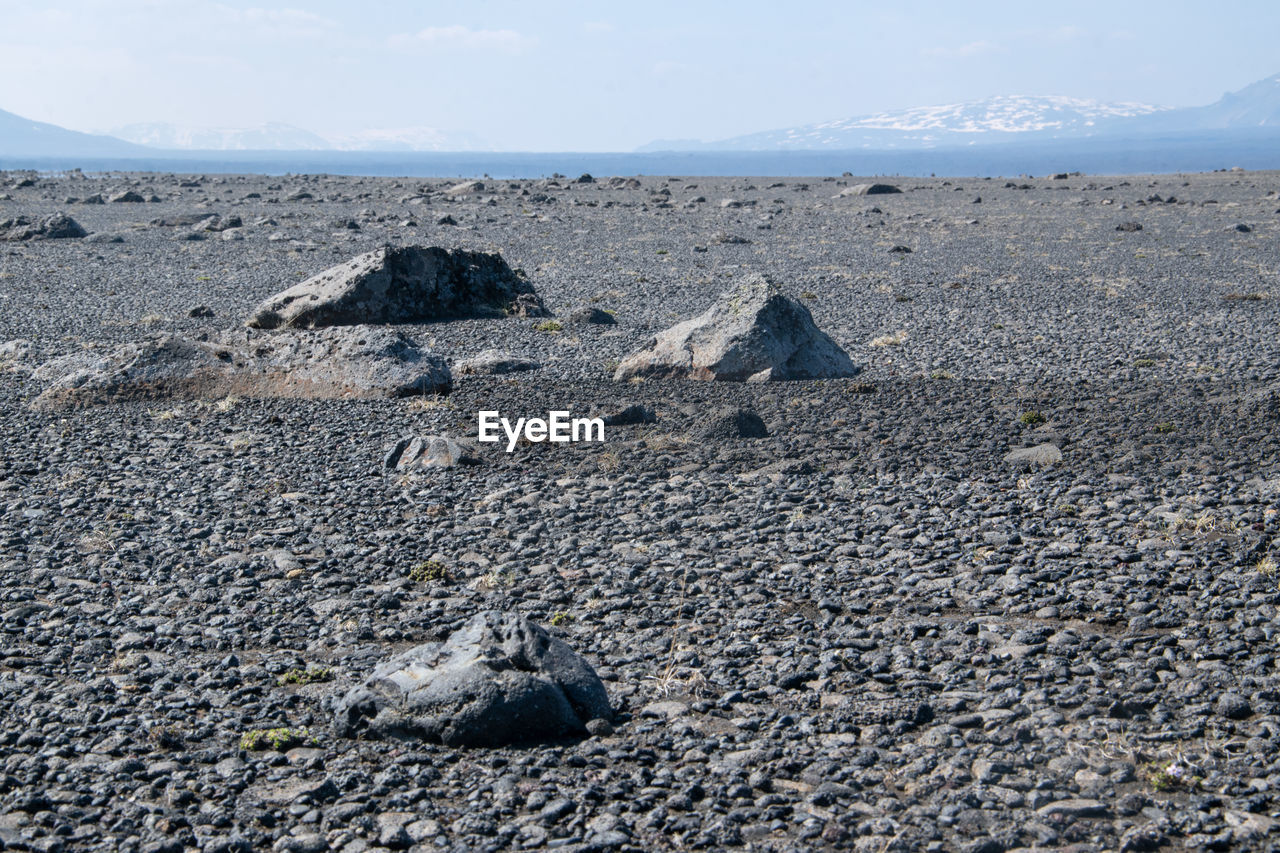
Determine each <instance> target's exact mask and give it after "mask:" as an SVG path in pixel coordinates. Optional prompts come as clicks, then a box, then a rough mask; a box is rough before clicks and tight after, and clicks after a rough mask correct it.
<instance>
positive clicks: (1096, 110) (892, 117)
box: [788, 95, 1161, 138]
mask: <svg viewBox="0 0 1280 853" xmlns="http://www.w3.org/2000/svg"><path fill="white" fill-rule="evenodd" d="M1160 109H1161V108H1160V107H1153V106H1150V105H1149V104H1135V103H1122V104H1104V103H1100V102H1098V101H1090V100H1087V99H1085V98H1067V97H1062V96H1060V95H1043V96H1038V97H1037V96H1027V95H1006V96H1002V97H996V98H987V99H985V100H982V101H969V102H967V103H963V104H944V105H941V106H936V107H916V108H915V109H910V110H898V111H896V112H887V113H880V114H878V115H872V116H864V117H863V118H855V119H846V120H844V121H832V122H826V123H823V124H815V125H810V126H809V127H807V128H799V129H798V130H793V131H789V132H788V134H789V135H796V134H798V133H801V132H804V131H807V132H808V133H809V134H810V135H812V136H816V137H818V138H826V137H830V136H831V135H833V134H837V133H840V132H843V131H858V130H898V131H903V132H918V133H922V134H928V133H938V132H942V133H987V132H991V131H995V132H999V133H1027V132H1031V131H1044V130H1049V131H1068V130H1077V129H1083V128H1089V127H1094V126H1095V125H1097V123H1098V122H1099V121H1105V120H1107V119H1113V118H1130V117H1132V116H1140V115H1149V114H1151V113H1154V112H1158V111H1159V110H1160Z"/></svg>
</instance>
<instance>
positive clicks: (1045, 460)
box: [1004, 441, 1062, 467]
mask: <svg viewBox="0 0 1280 853" xmlns="http://www.w3.org/2000/svg"><path fill="white" fill-rule="evenodd" d="M1004 461H1006V462H1009V463H1012V464H1013V465H1015V466H1025V467H1034V466H1037V465H1046V466H1047V465H1056V464H1058V463H1059V462H1061V461H1062V450H1061V449H1059V447H1058V445H1056V444H1053V443H1052V442H1047V441H1046V442H1044V443H1043V444H1037V445H1036V446H1035V447H1019V448H1018V449H1016V450H1010V451H1009V452H1008V453H1006V454H1005V455H1004Z"/></svg>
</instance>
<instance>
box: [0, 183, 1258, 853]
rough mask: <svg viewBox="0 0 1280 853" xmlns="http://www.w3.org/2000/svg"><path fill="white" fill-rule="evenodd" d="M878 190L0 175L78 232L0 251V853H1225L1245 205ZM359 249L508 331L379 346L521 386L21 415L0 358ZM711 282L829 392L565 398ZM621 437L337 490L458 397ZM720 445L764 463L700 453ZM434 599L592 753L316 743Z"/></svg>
mask: <svg viewBox="0 0 1280 853" xmlns="http://www.w3.org/2000/svg"><path fill="white" fill-rule="evenodd" d="M880 180H885V179H883V178H882V179H880ZM891 180H892V182H893V183H895V184H896V185H898V186H899V187H900V188H901V189H902V190H903V192H902V193H901V194H894V195H881V196H862V197H837V196H838V193H839V192H840V190H842V189H843V188H845V187H846V186H849V185H853V184H856V183H858V182H859V179H857V178H853V177H849V176H846V177H842V178H811V179H806V180H797V179H785V180H775V179H769V178H737V179H723V178H717V179H702V178H692V177H689V178H682V179H677V178H658V177H640V178H638V179H635V180H634V181H632V182H630V183H628V182H624V181H618V180H615V181H612V182H611V181H610V180H608V179H606V178H599V177H598V178H597V179H596V180H595V181H593V182H589V183H587V182H578V181H577V179H576V178H574V177H570V178H560V179H553V180H543V181H506V180H490V179H487V178H485V179H483V186H482V187H479V188H472V190H471V191H470V192H459V193H453V194H450V193H449V192H448V189H449V187H451V186H452V185H453V184H454V183H455V182H449V181H442V180H435V179H432V180H422V179H399V180H395V179H374V178H350V177H325V176H292V175H291V176H285V177H264V176H194V175H186V176H174V175H159V174H154V175H153V174H112V175H100V176H86V175H81V174H78V173H71V174H66V175H57V176H29V175H26V174H20V173H7V174H0V220H4V219H8V218H11V217H17V216H25V217H28V218H30V219H33V220H36V219H39V218H41V217H46V216H49V215H51V214H54V213H65V214H68V215H69V216H71V217H72V218H74V220H75V221H76V222H77V223H79V224H80V225H81V226H82V227H83V228H84V229H85V231H87V232H88V233H89V236H88V237H86V238H71V239H49V240H39V239H30V240H21V241H11V242H0V342H4V341H9V340H18V339H21V340H24V341H27V342H29V343H28V344H25V345H13V346H8V347H4V348H0V441H3V444H4V453H3V455H2V456H0V850H5V851H8V850H39V851H57V850H102V851H107V850H125V851H146V853H169V852H170V851H172V852H173V853H177V851H184V850H201V851H240V850H251V849H275V850H280V851H311V850H316V851H319V850H328V849H334V850H344V851H349V853H358V851H364V850H379V849H397V850H398V849H419V850H437V849H443V850H477V849H494V850H498V849H561V850H655V849H723V848H738V849H748V850H804V849H830V848H839V849H854V850H859V851H908V850H936V851H951V850H955V851H965V853H1001V851H1010V850H1016V849H1070V850H1075V851H1080V853H1084V851H1104V850H1119V851H1142V850H1158V849H1184V848H1185V849H1213V850H1251V849H1257V850H1264V849H1272V846H1273V845H1274V844H1275V843H1276V840H1277V839H1278V838H1280V673H1278V672H1277V666H1278V662H1277V657H1276V653H1275V640H1276V635H1277V624H1278V623H1277V614H1278V606H1280V576H1278V572H1277V565H1276V560H1277V559H1280V557H1277V555H1276V550H1275V548H1274V547H1273V543H1274V540H1275V537H1276V535H1277V534H1278V533H1280V515H1278V512H1277V510H1278V509H1280V433H1278V431H1277V418H1278V417H1280V384H1278V380H1280V335H1277V321H1278V320H1280V280H1278V279H1277V275H1278V269H1280V239H1278V238H1280V210H1278V208H1280V199H1278V198H1277V191H1278V190H1280V175H1278V174H1276V173H1255V172H1238V171H1231V172H1218V173H1212V174H1194V175H1192V174H1189V175H1160V176H1127V177H1120V176H1105V177H1104V176H1092V175H1074V174H1073V175H1068V176H1066V177H1064V178H1059V179H1054V178H1050V177H1037V178H1018V179H1013V180H1005V179H998V180H997V179H991V180H980V179H942V178H934V179H928V180H922V179H891ZM126 190H132V191H133V192H134V193H135V196H136V197H138V198H142V199H155V200H154V201H146V200H144V201H134V202H130V201H121V202H110V201H108V202H106V203H102V204H86V203H83V201H78V200H82V199H87V198H91V197H93V196H95V195H99V196H101V197H102V198H103V199H109V198H112V197H114V196H116V195H117V194H119V193H121V192H123V191H126ZM71 199H78V200H77V201H71ZM208 216H217V217H219V219H218V220H216V221H213V222H210V221H208V220H207V219H205V217H208ZM232 217H238V218H239V223H240V224H239V225H238V226H237V225H235V224H233V223H234V220H233V219H232ZM201 220H204V221H203V223H202V224H197V223H201ZM163 221H167V222H171V223H172V222H181V223H183V224H157V223H160V222H163ZM1131 223H1136V224H1137V225H1140V226H1141V228H1140V229H1137V228H1134V227H1133V226H1132V224H1131ZM193 228H195V229H198V230H193ZM211 228H217V229H221V230H209V229H211ZM101 235H107V236H101ZM116 236H118V237H119V238H120V242H109V240H111V239H113V238H114V237H116ZM386 243H392V244H404V245H408V244H420V245H439V246H444V247H449V248H468V249H473V250H484V251H499V252H501V253H502V255H503V257H504V258H505V259H506V260H507V261H508V263H510V265H511V266H512V267H515V268H520V269H522V270H523V271H524V272H525V274H526V275H527V276H528V278H529V280H530V282H531V283H532V284H533V285H534V287H536V289H537V291H538V293H539V294H540V295H541V296H542V298H543V300H544V302H545V304H546V306H547V308H549V309H550V310H551V311H552V312H554V313H555V315H556V320H557V323H555V324H548V323H547V321H546V320H543V319H522V318H517V317H508V318H497V319H468V320H457V321H451V322H442V323H433V324H424V325H420V326H413V327H410V328H409V331H410V332H411V333H412V334H413V335H414V336H416V338H417V339H418V340H419V342H420V343H427V344H429V345H430V346H431V347H432V348H433V349H434V350H435V351H436V352H438V353H440V354H443V355H445V356H446V357H448V358H449V359H450V360H453V361H461V360H463V359H466V358H470V357H473V356H475V355H477V354H479V353H480V352H482V351H484V350H488V349H495V348H496V349H499V350H502V351H505V352H508V353H511V354H513V355H515V356H519V357H524V358H531V359H535V360H537V361H538V362H540V363H541V364H542V365H543V366H542V367H541V369H538V370H534V371H529V372H524V373H519V374H511V375H505V376H467V375H458V376H456V377H455V386H454V390H453V392H452V393H451V394H450V395H448V396H444V397H430V398H415V399H410V400H385V401H367V400H364V401H351V400H312V401H300V400H250V399H235V398H230V399H224V400H156V401H148V402H145V403H143V402H139V403H126V404H114V405H109V406H99V407H89V408H81V409H73V410H65V411H60V412H43V411H37V410H35V409H33V408H32V407H31V406H30V402H31V400H33V399H34V398H35V396H36V395H37V394H39V392H40V391H41V390H43V386H42V383H40V382H38V381H37V380H35V379H34V378H33V377H32V376H31V375H30V369H31V368H32V367H33V366H35V365H38V364H39V363H41V362H42V361H44V360H46V359H50V358H53V357H56V356H60V355H64V354H67V353H69V352H73V351H75V350H77V349H79V348H83V347H108V346H110V345H112V344H116V343H121V342H126V341H134V340H139V339H142V338H146V337H150V336H155V335H160V334H164V333H168V332H178V333H182V334H185V335H199V334H201V333H202V332H207V333H209V334H211V335H212V334H216V333H218V332H220V331H222V330H225V329H229V328H235V327H238V326H241V325H243V323H244V320H245V318H246V317H247V316H248V315H249V313H250V312H251V311H252V309H253V307H254V306H255V305H256V304H257V303H259V302H260V301H261V300H263V299H264V298H266V297H267V296H270V295H271V294H273V293H275V292H277V291H279V290H282V289H284V288H286V287H288V286H290V285H292V284H295V283H297V282H298V281H301V280H303V279H304V278H306V277H309V276H311V275H313V274H315V273H317V272H319V271H321V270H323V269H325V268H327V267H329V266H332V265H334V264H336V263H339V262H341V261H345V260H347V259H349V258H351V257H353V256H355V255H357V254H359V253H361V252H365V251H368V250H370V249H373V248H376V247H377V246H380V245H383V244H386ZM750 273H763V274H766V275H768V276H770V277H772V278H773V279H774V280H775V281H777V282H779V283H781V284H782V285H783V286H784V287H785V288H786V289H787V290H788V292H790V293H791V295H793V296H795V297H797V298H800V299H802V300H803V301H804V302H805V304H806V305H807V306H808V307H809V308H810V310H811V311H812V313H813V316H814V319H815V320H816V322H817V324H818V325H819V327H821V328H822V329H823V330H824V331H825V332H827V333H828V334H829V335H831V337H832V338H833V339H834V340H835V341H836V342H837V343H839V344H840V345H842V346H843V347H844V348H845V349H846V351H847V352H848V353H849V354H850V356H851V357H852V359H853V361H854V362H855V363H856V364H859V365H861V366H862V367H863V370H862V372H861V373H860V374H859V375H858V376H857V377H856V378H854V379H847V380H828V381H806V382H787V383H772V384H732V383H696V382H652V381H648V382H638V383H637V382H631V383H615V382H613V381H612V380H611V378H610V377H611V375H612V372H613V369H614V368H615V367H616V366H617V363H618V362H619V360H620V359H622V358H623V357H625V356H626V355H627V354H628V353H630V352H632V351H634V350H635V349H637V348H640V347H642V346H644V345H645V343H646V342H647V341H648V340H650V339H651V338H652V336H653V335H654V334H655V333H656V332H658V331H660V330H661V329H663V328H666V327H667V326H669V325H671V324H673V323H675V322H677V321H679V320H682V319H686V318H688V317H691V316H694V315H696V314H698V313H699V312H701V311H702V310H703V309H704V308H705V307H706V305H707V304H709V303H710V302H711V301H712V299H713V298H714V297H715V295H716V294H718V293H719V292H720V291H721V290H723V289H725V288H726V287H728V286H729V285H730V284H731V283H732V282H733V281H735V280H736V279H738V278H740V277H741V276H744V275H747V274H750ZM588 306H590V307H597V308H601V309H605V310H608V311H610V312H612V313H613V315H614V317H615V319H616V321H617V322H616V324H615V325H593V324H576V323H573V322H570V321H569V319H568V318H569V316H570V315H571V314H572V313H573V312H574V311H575V310H576V309H579V308H582V307H588ZM195 309H207V310H195ZM192 314H195V315H197V316H190V315H192ZM635 403H639V404H642V405H645V406H648V407H650V408H652V409H653V410H654V411H655V412H656V414H657V417H658V420H657V423H655V424H651V425H636V426H626V427H610V428H609V429H608V431H607V441H606V442H604V443H579V444H569V445H551V444H545V443H544V444H524V445H522V446H520V447H518V448H517V449H516V450H515V451H514V452H512V453H506V452H504V451H503V446H501V445H479V447H478V450H479V456H480V464H478V465H473V466H463V467H458V468H453V469H447V470H437V471H431V472H425V473H421V474H416V475H403V474H399V473H395V472H392V473H388V472H387V471H385V470H384V467H383V457H384V455H385V454H386V452H387V450H388V449H389V448H390V447H392V446H393V445H394V444H395V443H396V442H397V441H398V440H399V439H401V438H403V437H405V436H409V435H430V434H441V433H447V434H449V435H451V436H455V437H467V436H474V435H475V432H476V414H477V412H478V411H479V410H481V409H496V410H499V411H501V412H502V413H503V414H504V415H508V416H512V417H516V416H529V415H544V414H545V413H546V412H547V411H548V410H550V409H568V410H571V411H573V412H574V413H575V414H586V413H608V412H614V411H618V410H620V409H622V408H624V407H626V406H628V405H631V404H635ZM736 408H748V409H751V410H753V411H755V412H756V413H758V414H759V415H760V417H761V418H762V419H763V420H764V422H765V424H766V425H767V426H768V429H769V432H770V435H769V436H768V437H766V438H758V439H745V438H732V437H727V436H726V435H724V434H723V432H721V431H716V430H708V429H707V426H708V424H710V423H711V422H713V421H714V419H715V416H716V413H717V412H719V411H720V410H721V409H736ZM1043 445H1052V446H1053V447H1056V448H1057V449H1058V450H1060V452H1061V460H1060V461H1059V462H1056V463H1054V464H1038V463H1035V462H1031V463H1026V462H1014V461H1009V460H1007V459H1006V456H1007V455H1008V454H1009V453H1010V452H1011V451H1015V450H1018V449H1020V448H1025V447H1032V446H1043ZM484 610H502V611H515V612H519V613H522V614H524V615H526V616H528V617H530V618H531V619H533V620H535V621H537V622H538V623H540V624H542V625H544V626H546V627H548V629H549V630H551V631H552V632H553V633H554V634H555V635H556V636H558V637H560V638H562V639H563V640H565V641H566V642H567V643H568V644H569V645H570V646H571V647H572V648H574V649H575V650H576V651H578V652H579V653H581V654H582V655H583V656H584V657H585V658H586V659H587V660H588V661H589V662H590V663H591V664H592V665H593V666H595V668H596V670H597V672H598V673H599V674H600V676H601V678H602V679H603V680H604V683H605V686H606V688H607V690H608V693H609V697H610V700H611V702H612V703H613V706H614V709H615V711H616V715H615V720H614V723H613V727H612V731H611V732H609V731H604V730H601V731H600V732H599V733H596V734H592V735H591V736H590V737H587V738H585V739H582V740H578V741H571V742H562V743H542V744H528V745H523V746H519V747H510V748H497V749H455V748H449V747H445V746H443V745H439V744H429V743H418V742H411V741H384V740H369V739H348V738H343V737H338V736H337V735H335V734H334V732H333V730H332V727H331V702H332V697H333V696H334V695H335V694H337V693H340V692H342V691H344V690H346V689H347V688H349V687H350V686H351V685H352V684H355V683H357V682H359V681H360V680H361V679H363V678H364V677H365V676H366V675H367V674H368V673H369V672H370V671H371V670H372V668H373V667H374V666H375V665H376V664H377V663H378V662H380V661H382V660H384V659H386V658H388V657H389V656H391V655H393V654H395V653H397V652H400V651H402V650H404V649H406V648H408V647H410V646H413V645H415V644H418V643H422V642H425V641H430V640H442V639H444V638H445V637H446V636H448V635H449V634H450V633H451V632H452V631H453V630H455V629H456V628H458V627H459V626H460V625H462V624H463V623H464V622H465V621H466V620H468V619H469V618H470V617H471V616H473V615H474V614H476V613H478V612H481V611H484ZM264 730H266V731H275V730H284V731H279V732H276V734H275V735H274V736H267V735H257V736H255V735H254V733H255V732H259V731H264ZM247 747H258V748H247ZM263 747H265V748H263ZM276 747H278V748H276Z"/></svg>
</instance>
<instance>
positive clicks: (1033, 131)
mask: <svg viewBox="0 0 1280 853" xmlns="http://www.w3.org/2000/svg"><path fill="white" fill-rule="evenodd" d="M1269 127H1270V128H1273V127H1280V75H1277V76H1275V77H1269V78H1267V79H1265V80H1260V81H1258V82H1257V83H1253V84H1251V85H1249V86H1246V87H1245V88H1243V89H1240V90H1239V91H1236V92H1230V93H1228V94H1226V95H1224V96H1223V97H1222V98H1221V99H1220V100H1218V101H1217V102H1216V103H1213V104H1209V105H1208V106H1203V107H1184V108H1180V109H1167V108H1163V107H1156V106H1151V105H1149V104H1140V103H1131V102H1125V103H1101V102H1098V101H1091V100H1086V99H1083V98H1069V97H1063V96H1059V95H1037V96H1029V95H1005V96H999V97H994V98H986V99H984V100H980V101H968V102H965V103H960V104H943V105H940V106H932V107H916V108H913V109H906V110H895V111H892V112H885V113H877V114H875V115H867V116H859V117H857V118H849V119H840V120H836V121H826V122H820V123H817V124H809V125H804V126H801V127H790V128H782V129H780V130H769V131H763V132H761V133H751V134H747V135H745V136H735V137H733V138H730V139H721V140H718V141H715V142H700V141H693V140H659V141H657V142H651V143H649V144H648V145H645V146H643V147H642V148H640V149H639V150H641V151H677V150H679V151H687V150H719V151H787V150H857V149H874V150H893V149H921V148H952V147H957V146H973V145H983V144H990V143H1010V142H1042V141H1047V140H1057V139H1064V140H1070V139H1084V138H1087V137H1114V136H1120V135H1124V136H1142V135H1147V134H1157V133H1178V132H1185V131H1197V130H1246V129H1250V128H1269Z"/></svg>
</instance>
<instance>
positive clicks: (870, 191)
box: [840, 184, 902, 196]
mask: <svg viewBox="0 0 1280 853" xmlns="http://www.w3.org/2000/svg"><path fill="white" fill-rule="evenodd" d="M900 192H902V190H900V189H898V188H897V187H895V186H894V185H893V184H854V185H853V186H851V187H846V188H845V189H842V190H841V191H840V195H842V196H850V195H892V194H893V193H900Z"/></svg>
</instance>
